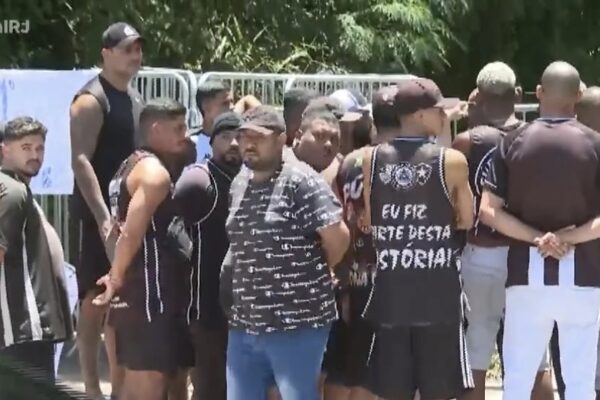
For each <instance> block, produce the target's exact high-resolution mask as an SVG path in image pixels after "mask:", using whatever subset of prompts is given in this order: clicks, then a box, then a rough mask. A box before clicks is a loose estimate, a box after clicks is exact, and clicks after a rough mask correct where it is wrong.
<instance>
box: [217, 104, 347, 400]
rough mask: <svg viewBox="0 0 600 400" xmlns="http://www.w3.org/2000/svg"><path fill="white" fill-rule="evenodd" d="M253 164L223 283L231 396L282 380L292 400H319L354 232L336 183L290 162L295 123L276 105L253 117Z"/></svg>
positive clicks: (249, 146)
mask: <svg viewBox="0 0 600 400" xmlns="http://www.w3.org/2000/svg"><path fill="white" fill-rule="evenodd" d="M239 141H240V147H241V151H242V157H243V160H244V163H245V164H246V167H247V168H243V169H242V171H241V172H240V173H239V174H238V176H237V177H236V178H235V179H234V181H233V183H232V186H231V208H230V213H229V217H228V219H227V232H228V235H229V239H230V241H231V242H230V248H229V251H228V252H227V255H226V257H225V260H224V262H223V271H222V277H221V284H222V285H224V286H228V285H229V286H230V287H229V289H228V290H225V289H223V291H222V293H223V294H224V295H229V298H225V299H224V301H225V303H226V305H227V308H228V309H229V314H230V317H229V343H228V349H227V391H228V393H227V397H228V399H229V400H242V399H243V400H263V399H264V397H265V393H266V391H267V388H268V387H269V385H270V384H271V383H272V382H273V380H274V381H275V382H276V383H277V386H278V388H279V392H280V393H281V396H282V398H283V399H285V400H317V399H319V398H320V395H319V391H318V378H319V373H320V371H321V362H322V359H323V352H324V350H325V344H326V342H327V337H328V334H329V327H330V325H331V322H332V321H333V320H334V319H335V318H336V309H335V299H334V295H333V287H332V281H331V273H330V269H331V268H333V266H335V265H336V264H337V263H338V262H339V261H340V260H341V258H342V256H343V254H344V252H345V251H346V248H347V246H348V242H349V233H348V229H347V228H346V225H345V224H344V222H343V221H342V215H341V207H340V204H339V202H338V200H337V198H336V196H335V195H334V194H333V192H332V190H331V188H330V187H329V186H328V185H327V184H326V183H325V181H324V180H323V178H321V177H320V176H319V174H318V173H317V172H315V171H314V170H313V169H312V168H310V167H309V166H308V165H306V164H304V163H302V162H299V161H297V160H293V159H291V158H290V159H284V158H283V154H282V150H283V147H284V146H285V143H286V135H285V124H284V121H283V118H282V116H281V114H280V113H279V112H277V111H276V110H275V109H273V108H271V107H267V106H260V107H257V108H255V109H253V110H251V111H250V112H248V113H246V114H245V115H244V123H243V124H242V126H241V127H240V136H239Z"/></svg>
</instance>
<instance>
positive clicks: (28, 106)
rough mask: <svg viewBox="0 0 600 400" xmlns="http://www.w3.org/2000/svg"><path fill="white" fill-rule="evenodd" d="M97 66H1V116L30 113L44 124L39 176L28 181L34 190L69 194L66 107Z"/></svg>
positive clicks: (70, 185) (13, 116)
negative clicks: (48, 68) (51, 68)
mask: <svg viewBox="0 0 600 400" xmlns="http://www.w3.org/2000/svg"><path fill="white" fill-rule="evenodd" d="M97 73H98V71H97V70H79V71H44V70H13V69H4V70H0V120H2V121H3V122H4V123H6V122H7V121H8V120H10V119H12V118H15V117H18V116H25V115H27V116H31V117H34V118H36V119H38V120H40V121H41V122H42V123H43V124H44V125H45V126H46V128H48V135H47V137H46V154H45V159H44V164H43V165H42V169H41V170H40V173H39V174H38V176H36V177H35V178H34V179H33V180H32V181H31V190H32V191H33V193H35V194H72V193H73V170H72V169H71V140H70V137H69V107H70V105H71V101H72V100H73V96H74V95H75V93H77V91H78V90H79V89H80V88H81V87H82V86H83V85H84V84H85V83H86V82H87V81H89V80H90V79H92V78H93V77H94V75H95V74H97Z"/></svg>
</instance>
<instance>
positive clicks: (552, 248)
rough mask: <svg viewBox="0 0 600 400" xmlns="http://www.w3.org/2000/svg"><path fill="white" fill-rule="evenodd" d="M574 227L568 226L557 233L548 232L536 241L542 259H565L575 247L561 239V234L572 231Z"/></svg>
mask: <svg viewBox="0 0 600 400" xmlns="http://www.w3.org/2000/svg"><path fill="white" fill-rule="evenodd" d="M573 228H574V226H568V227H566V228H563V229H561V230H559V231H557V232H548V233H546V234H545V235H543V236H541V237H538V238H536V239H535V240H534V243H535V245H536V246H537V247H538V251H539V253H540V254H541V255H542V257H544V258H546V257H554V258H556V259H557V260H560V259H561V258H563V257H564V256H565V255H566V254H567V253H569V252H570V251H571V250H572V249H573V246H572V245H571V244H569V243H567V242H566V241H564V240H563V239H562V238H561V236H560V235H561V234H563V233H565V232H568V231H570V230H572V229H573Z"/></svg>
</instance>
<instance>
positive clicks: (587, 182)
mask: <svg viewBox="0 0 600 400" xmlns="http://www.w3.org/2000/svg"><path fill="white" fill-rule="evenodd" d="M485 185H486V187H487V188H488V190H490V191H491V192H492V193H494V194H495V195H497V196H499V197H501V198H502V199H504V200H505V201H506V208H507V211H508V212H509V213H510V214H512V215H514V216H515V217H517V218H518V219H519V220H521V221H523V222H524V223H525V224H527V225H529V226H531V227H533V228H536V229H538V230H540V231H542V232H554V231H557V230H559V229H562V228H565V227H568V226H571V225H574V226H579V225H581V224H584V223H585V222H587V221H588V220H590V219H591V218H593V217H595V216H596V215H597V214H598V213H599V212H600V134H598V133H597V132H595V131H593V130H591V129H589V128H587V127H586V126H584V125H582V124H581V123H579V122H577V121H576V120H574V119H553V120H550V119H538V120H536V121H534V122H532V123H530V124H528V125H526V126H525V127H523V128H522V129H520V130H517V131H515V132H513V133H511V134H508V135H507V136H506V137H505V138H504V139H503V141H502V143H501V144H500V146H499V147H498V149H497V150H496V152H495V154H494V159H493V162H492V167H491V168H490V173H489V174H488V177H487V178H486V184H485ZM530 248H531V246H530V245H529V244H528V243H513V244H511V246H510V250H509V256H508V281H507V285H509V286H510V285H528V284H532V283H533V282H530V276H532V275H531V274H530V273H529V270H530V267H531V266H530V258H531V255H530ZM598 260H600V240H594V241H591V242H587V243H582V244H579V245H577V246H576V248H575V253H574V261H573V263H574V267H573V268H574V273H573V274H572V276H570V275H569V277H568V278H567V275H566V274H564V273H563V274H562V275H561V276H562V277H563V278H561V279H559V261H558V260H556V259H554V258H552V257H548V258H546V259H545V260H544V273H543V284H544V285H559V284H560V285H563V284H564V285H576V286H600V264H599V263H598ZM567 280H568V281H567ZM559 281H560V282H559Z"/></svg>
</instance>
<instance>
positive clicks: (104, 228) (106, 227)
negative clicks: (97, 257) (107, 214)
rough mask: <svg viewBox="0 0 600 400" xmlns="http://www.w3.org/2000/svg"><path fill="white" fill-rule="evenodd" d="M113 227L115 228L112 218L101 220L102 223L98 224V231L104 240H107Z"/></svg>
mask: <svg viewBox="0 0 600 400" xmlns="http://www.w3.org/2000/svg"><path fill="white" fill-rule="evenodd" d="M112 229H113V223H112V221H111V220H110V219H105V220H104V221H100V223H99V224H98V233H99V234H100V239H102V241H103V242H105V241H106V239H107V238H108V236H109V235H110V233H111V231H112Z"/></svg>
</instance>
